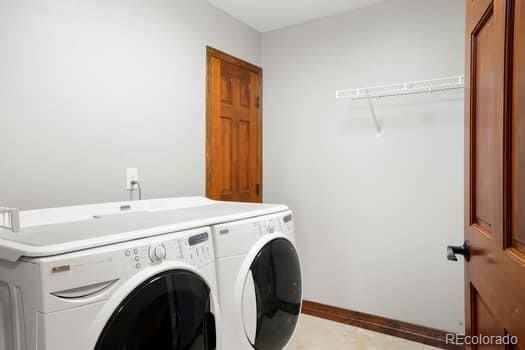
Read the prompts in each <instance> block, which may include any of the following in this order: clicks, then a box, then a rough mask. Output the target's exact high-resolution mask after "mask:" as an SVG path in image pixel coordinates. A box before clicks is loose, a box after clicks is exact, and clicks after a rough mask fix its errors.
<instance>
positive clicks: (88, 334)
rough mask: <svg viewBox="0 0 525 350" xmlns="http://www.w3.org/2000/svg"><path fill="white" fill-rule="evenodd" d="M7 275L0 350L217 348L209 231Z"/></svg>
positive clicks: (5, 266) (21, 264) (9, 269)
mask: <svg viewBox="0 0 525 350" xmlns="http://www.w3.org/2000/svg"><path fill="white" fill-rule="evenodd" d="M0 276H1V282H0V349H1V350H25V349H38V350H71V349H75V350H93V349H95V350H117V349H130V350H131V349H137V350H139V349H190V348H191V349H215V343H216V330H215V326H216V323H217V324H219V322H220V313H219V307H218V303H217V290H216V275H215V265H214V257H213V244H212V240H211V234H210V230H209V228H199V229H195V230H188V231H182V232H176V233H166V234H163V235H159V236H155V237H151V238H146V239H139V240H134V241H131V242H126V243H120V244H113V245H108V246H104V247H97V248H93V249H88V250H84V251H80V252H74V253H67V254H61V255H57V256H52V257H42V258H23V259H21V260H20V261H18V262H15V263H10V262H6V261H3V262H0ZM24 335H25V336H24Z"/></svg>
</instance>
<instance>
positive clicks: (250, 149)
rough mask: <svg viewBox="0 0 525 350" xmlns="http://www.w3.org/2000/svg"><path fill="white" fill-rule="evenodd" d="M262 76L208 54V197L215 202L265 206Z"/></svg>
mask: <svg viewBox="0 0 525 350" xmlns="http://www.w3.org/2000/svg"><path fill="white" fill-rule="evenodd" d="M261 74H262V71H261V69H260V68H258V67H255V66H253V65H250V64H248V63H246V62H243V61H240V60H238V59H236V58H234V57H231V56H228V55H226V54H224V53H221V52H219V51H217V50H214V49H211V48H208V92H207V93H208V96H207V122H206V124H207V126H206V130H207V131H206V133H207V138H206V194H207V196H208V197H210V198H213V199H219V200H234V201H247V202H260V201H261V200H262V196H261V177H262V176H261V174H262V165H261V156H260V153H261V109H260V105H259V104H260V95H261V86H260V81H261V79H260V77H261ZM225 121H227V123H226V122H225Z"/></svg>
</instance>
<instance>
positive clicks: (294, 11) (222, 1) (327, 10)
mask: <svg viewBox="0 0 525 350" xmlns="http://www.w3.org/2000/svg"><path fill="white" fill-rule="evenodd" d="M208 1H209V2H210V3H211V4H213V5H214V6H216V7H218V8H220V9H222V10H223V11H225V12H226V13H228V14H230V15H231V16H233V17H235V18H237V19H238V20H240V21H242V22H244V23H246V24H248V25H249V26H251V27H253V28H255V29H257V30H258V31H260V32H267V31H270V30H275V29H280V28H283V27H288V26H292V25H294V24H299V23H303V22H306V21H309V20H313V19H317V18H322V17H327V16H331V15H335V14H338V13H342V12H346V11H350V10H355V9H357V8H360V7H365V6H369V5H372V4H375V3H378V2H381V1H384V0H208Z"/></svg>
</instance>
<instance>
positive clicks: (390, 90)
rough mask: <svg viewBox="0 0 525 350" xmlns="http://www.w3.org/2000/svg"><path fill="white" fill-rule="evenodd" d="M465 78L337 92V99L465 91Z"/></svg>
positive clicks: (413, 82)
mask: <svg viewBox="0 0 525 350" xmlns="http://www.w3.org/2000/svg"><path fill="white" fill-rule="evenodd" d="M464 86H465V76H464V75H458V76H454V77H446V78H439V79H430V80H420V81H409V82H405V83H399V84H391V85H382V86H372V87H365V88H358V89H346V90H337V91H336V92H335V97H336V98H337V99H340V98H350V99H353V100H363V99H374V98H382V97H391V96H402V95H411V94H422V93H429V92H437V91H446V90H458V89H463V88H464Z"/></svg>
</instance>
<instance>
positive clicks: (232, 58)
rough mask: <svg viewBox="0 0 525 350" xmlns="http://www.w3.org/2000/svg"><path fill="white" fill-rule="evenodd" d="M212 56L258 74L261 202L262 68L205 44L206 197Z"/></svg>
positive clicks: (207, 193)
mask: <svg viewBox="0 0 525 350" xmlns="http://www.w3.org/2000/svg"><path fill="white" fill-rule="evenodd" d="M212 58H217V59H220V60H221V61H225V62H228V63H231V64H235V65H237V66H239V67H242V68H244V69H247V70H249V71H251V72H253V73H255V74H257V76H258V81H259V99H258V101H257V103H258V107H259V108H258V111H259V112H258V114H257V115H258V119H259V120H258V123H259V138H258V150H257V155H256V156H257V159H258V160H259V169H258V170H259V171H258V176H259V181H258V183H259V188H258V190H259V199H260V201H261V202H262V200H263V188H264V186H263V176H262V175H263V155H262V153H263V152H262V147H263V139H262V137H263V119H262V115H263V103H262V101H263V69H262V68H261V67H259V66H256V65H254V64H252V63H249V62H247V61H244V60H242V59H240V58H237V57H235V56H232V55H230V54H227V53H225V52H223V51H220V50H217V49H215V48H213V47H211V46H206V137H205V139H206V141H205V142H206V155H205V157H206V174H205V177H206V185H205V186H206V197H209V196H210V193H211V171H212V169H211V159H210V154H211V136H212V135H211V134H212V131H211V118H212V115H211V111H212V98H211V96H212V91H211V86H212V84H211V78H212V74H211V68H212V67H211V59H212Z"/></svg>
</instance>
